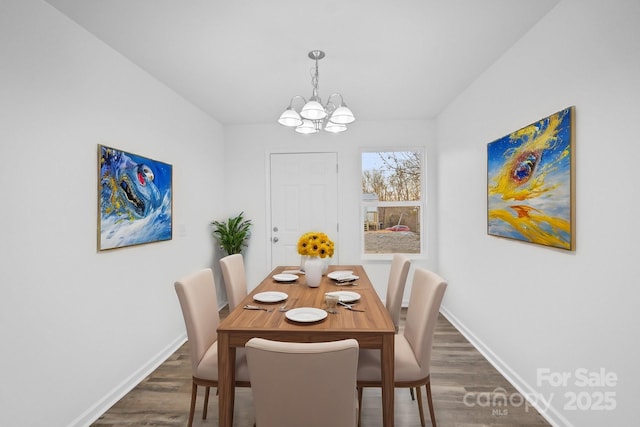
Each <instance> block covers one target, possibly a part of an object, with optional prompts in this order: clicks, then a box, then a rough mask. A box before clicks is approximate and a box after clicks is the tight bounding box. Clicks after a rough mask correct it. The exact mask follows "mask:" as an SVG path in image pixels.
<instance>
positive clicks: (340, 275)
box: [327, 270, 353, 280]
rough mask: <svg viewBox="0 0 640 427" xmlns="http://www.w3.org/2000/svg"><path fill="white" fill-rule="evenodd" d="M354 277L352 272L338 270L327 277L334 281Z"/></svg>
mask: <svg viewBox="0 0 640 427" xmlns="http://www.w3.org/2000/svg"><path fill="white" fill-rule="evenodd" d="M352 275H353V271H351V270H336V271H332V272H331V273H329V274H327V277H328V278H329V279H333V280H341V279H342V278H343V277H349V276H352Z"/></svg>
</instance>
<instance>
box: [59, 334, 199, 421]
mask: <svg viewBox="0 0 640 427" xmlns="http://www.w3.org/2000/svg"><path fill="white" fill-rule="evenodd" d="M186 341H187V334H186V333H183V334H182V335H180V336H179V337H178V338H176V339H175V340H173V342H171V343H170V344H169V345H167V346H166V347H165V348H164V349H162V350H161V351H160V352H158V354H156V355H155V356H154V357H153V358H151V360H149V361H148V362H147V363H145V364H144V365H143V366H141V367H140V368H139V369H138V370H136V371H135V372H134V373H133V374H131V375H130V376H129V377H128V378H127V379H125V380H124V381H123V382H122V383H121V384H120V385H118V386H117V387H116V388H114V389H113V390H112V391H111V392H109V393H108V394H107V395H106V396H105V397H103V398H102V399H100V400H99V401H98V402H96V403H95V404H94V405H93V406H91V407H90V408H89V409H87V410H86V411H85V412H84V413H83V414H82V415H80V416H79V417H78V418H76V419H75V420H73V421H72V422H71V424H69V427H86V426H89V425H91V424H92V423H93V422H94V421H96V420H97V419H98V418H100V416H101V415H102V414H104V413H105V412H106V411H107V410H108V409H109V408H111V407H112V406H113V405H114V404H115V403H116V402H117V401H119V400H120V399H122V398H123V397H124V396H125V395H126V394H127V393H129V392H130V391H131V390H133V389H134V388H135V386H137V385H138V384H140V382H141V381H142V380H144V379H145V378H146V377H147V376H148V375H149V374H150V373H151V372H153V371H154V370H155V369H156V368H157V367H158V366H160V365H161V364H162V363H163V362H164V361H165V360H167V358H168V357H169V356H171V355H172V354H173V353H175V352H176V350H178V349H179V348H180V346H182V344H184V343H185V342H186Z"/></svg>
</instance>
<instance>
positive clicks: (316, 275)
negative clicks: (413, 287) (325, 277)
mask: <svg viewBox="0 0 640 427" xmlns="http://www.w3.org/2000/svg"><path fill="white" fill-rule="evenodd" d="M323 265H324V262H323V261H322V258H320V257H317V256H310V257H309V258H308V259H307V261H306V262H305V265H304V275H305V277H306V279H307V286H309V287H310V288H317V287H318V286H320V282H321V281H322V268H323Z"/></svg>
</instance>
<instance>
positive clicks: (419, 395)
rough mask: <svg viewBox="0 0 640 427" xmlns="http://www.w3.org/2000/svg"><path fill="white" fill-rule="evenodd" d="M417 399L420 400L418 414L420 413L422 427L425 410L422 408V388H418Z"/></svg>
mask: <svg viewBox="0 0 640 427" xmlns="http://www.w3.org/2000/svg"><path fill="white" fill-rule="evenodd" d="M416 397H417V398H418V412H419V413H420V424H421V425H422V427H424V426H425V424H424V408H423V407H422V386H418V387H416Z"/></svg>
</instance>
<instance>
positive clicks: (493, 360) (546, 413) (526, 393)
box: [440, 306, 573, 427]
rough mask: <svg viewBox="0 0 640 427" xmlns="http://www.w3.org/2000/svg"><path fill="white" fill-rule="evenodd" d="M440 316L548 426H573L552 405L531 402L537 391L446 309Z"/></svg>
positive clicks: (441, 308) (444, 308)
mask: <svg viewBox="0 0 640 427" xmlns="http://www.w3.org/2000/svg"><path fill="white" fill-rule="evenodd" d="M440 312H441V313H442V315H443V316H444V317H445V318H446V319H447V320H448V321H449V322H450V323H451V324H452V325H453V326H455V328H456V329H457V330H458V331H460V333H461V334H462V335H463V336H464V337H465V338H466V339H467V340H468V341H469V342H470V343H471V345H473V346H474V347H475V348H476V350H478V351H479V352H480V354H482V355H483V356H484V357H485V359H487V360H488V361H489V363H490V364H491V365H492V366H493V367H494V368H496V370H497V371H498V372H500V374H501V375H502V376H503V377H505V378H506V380H507V381H509V383H511V385H513V386H514V387H515V389H516V390H518V392H519V393H520V394H521V395H522V396H523V397H524V398H525V399H527V400H528V402H529V404H531V406H533V407H534V408H536V410H537V411H538V412H539V413H540V415H542V416H543V417H544V419H545V420H547V422H549V424H551V425H552V426H554V427H573V425H572V424H571V423H570V422H569V420H567V419H566V418H565V417H564V416H563V415H562V414H561V413H560V412H558V410H557V409H556V408H554V407H553V406H552V405H547V407H546V408H541V407H540V406H539V405H538V404H536V402H534V401H532V400H531V399H530V398H531V396H537V395H538V391H537V390H536V389H535V388H533V387H532V386H531V385H530V384H528V383H527V382H526V381H524V380H523V379H522V377H520V375H518V373H517V372H516V371H514V370H513V369H512V368H511V367H510V366H509V365H508V364H506V363H505V362H504V361H503V360H502V359H501V358H500V357H499V356H498V355H497V354H495V353H494V352H493V351H492V350H491V349H490V348H489V347H488V346H486V345H485V344H484V343H483V342H482V340H480V339H478V337H476V336H475V335H474V334H473V332H471V330H470V329H469V328H467V327H466V326H465V325H464V324H463V323H462V322H460V320H459V319H458V318H457V317H456V316H455V315H454V314H453V313H451V312H450V311H449V310H447V308H446V307H444V306H442V307H440Z"/></svg>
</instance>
